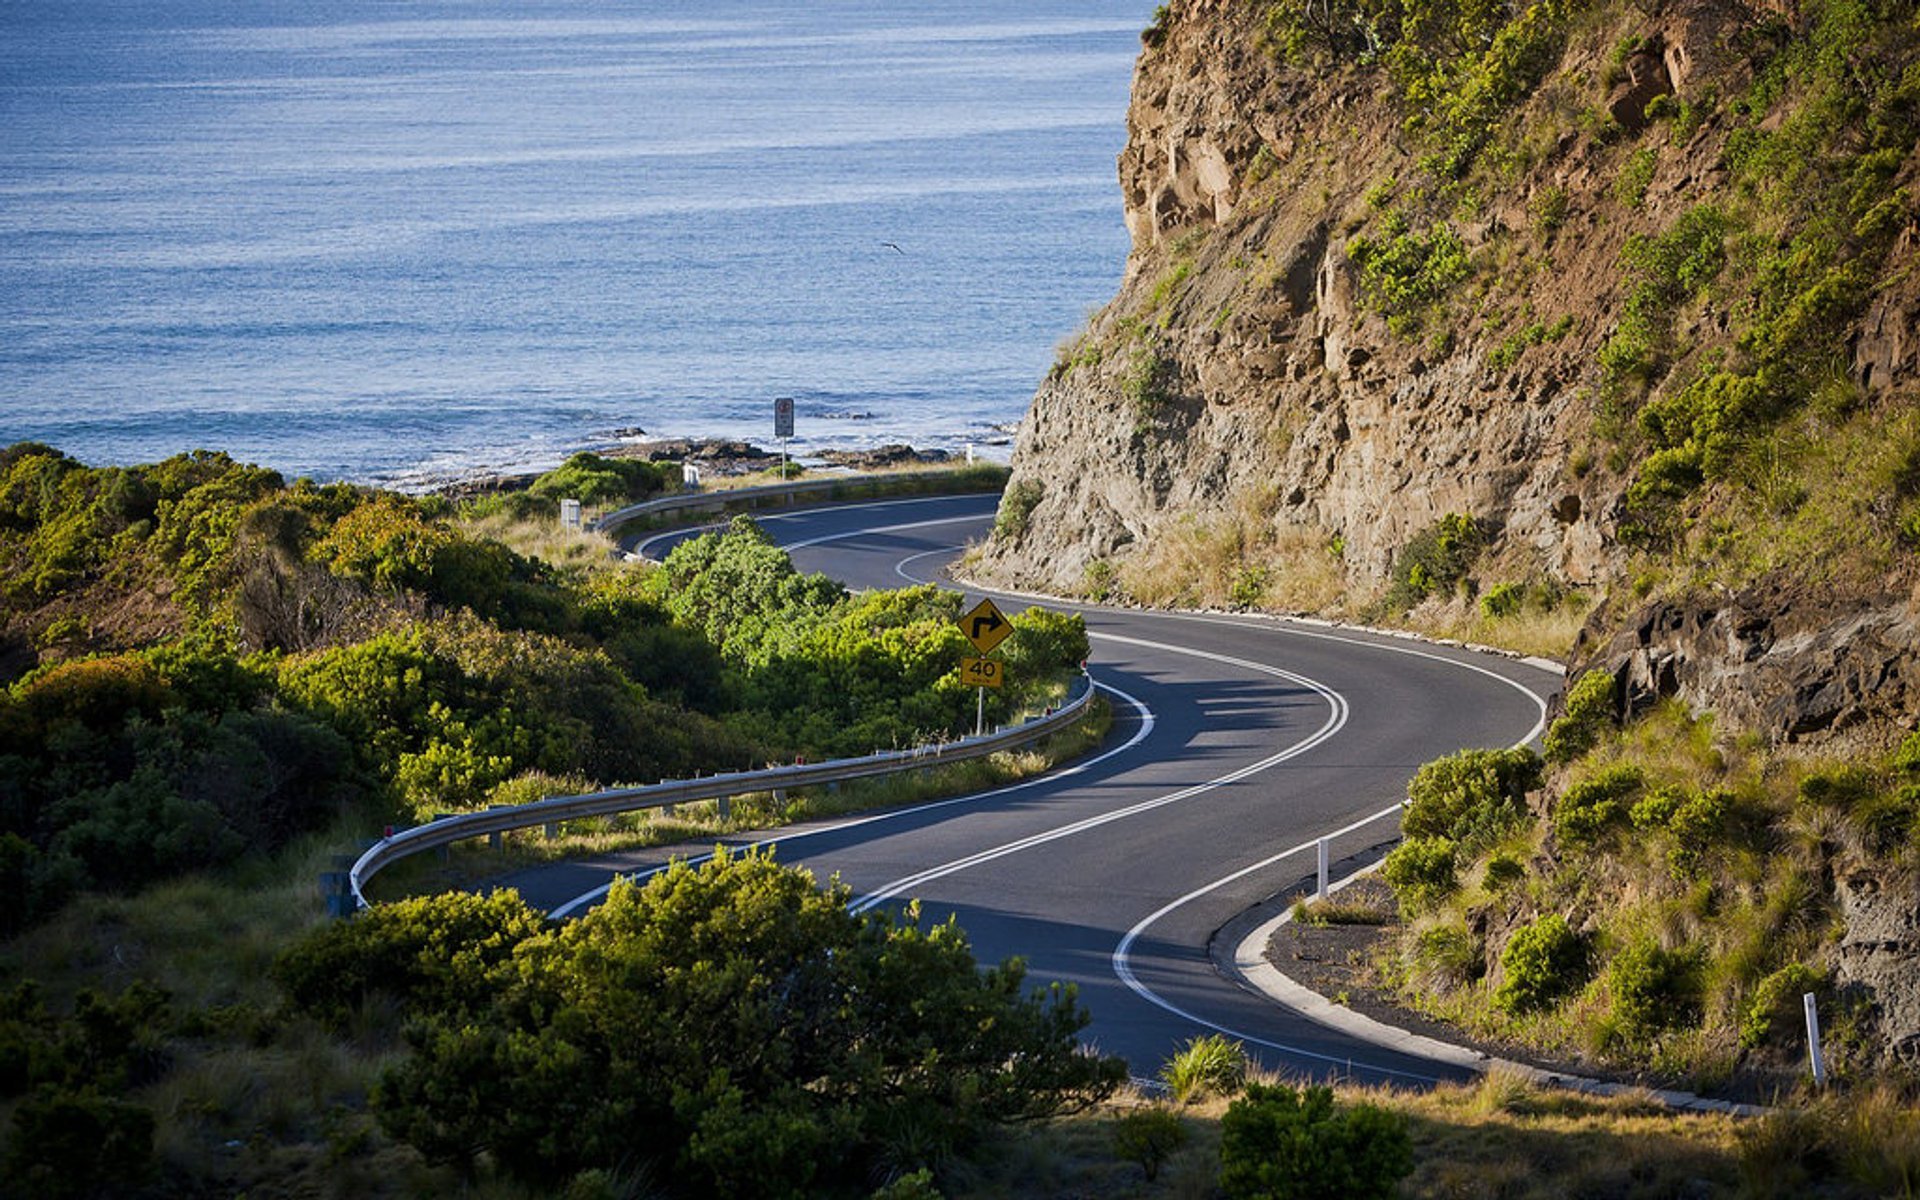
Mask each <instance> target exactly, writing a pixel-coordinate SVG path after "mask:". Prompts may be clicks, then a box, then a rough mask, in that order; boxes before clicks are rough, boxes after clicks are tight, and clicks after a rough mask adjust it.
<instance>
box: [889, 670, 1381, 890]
mask: <svg viewBox="0 0 1920 1200" xmlns="http://www.w3.org/2000/svg"><path fill="white" fill-rule="evenodd" d="M1088 636H1089V637H1091V638H1094V639H1096V640H1099V641H1109V642H1119V643H1122V644H1124V645H1131V646H1144V647H1147V648H1149V649H1154V650H1165V651H1167V652H1169V653H1173V654H1185V655H1189V656H1191V657H1194V658H1205V659H1211V660H1213V661H1215V662H1221V663H1226V664H1228V665H1231V666H1236V667H1241V668H1243V669H1246V670H1250V671H1254V672H1257V673H1259V674H1263V675H1270V676H1273V677H1275V678H1278V679H1284V680H1286V681H1287V682H1289V683H1295V684H1298V685H1300V686H1302V687H1305V688H1308V689H1311V690H1312V691H1315V692H1317V693H1319V694H1320V696H1321V697H1322V698H1323V699H1325V700H1326V701H1327V707H1328V710H1329V711H1328V715H1327V720H1326V722H1325V723H1324V724H1322V725H1321V726H1320V728H1319V729H1316V730H1315V731H1313V732H1312V733H1310V734H1308V735H1307V736H1306V737H1304V738H1302V739H1301V740H1299V741H1298V742H1295V743H1294V744H1292V745H1290V746H1288V747H1287V748H1286V749H1284V750H1281V751H1279V752H1278V753H1276V754H1272V755H1269V756H1268V757H1266V758H1263V759H1261V760H1260V761H1258V762H1253V763H1248V764H1247V765H1245V766H1242V767H1238V768H1236V769H1235V770H1233V771H1229V772H1228V773H1226V774H1224V775H1220V776H1216V777H1215V778H1213V779H1209V780H1207V781H1205V782H1203V783H1197V784H1192V785H1190V786H1188V787H1184V788H1181V789H1178V790H1177V791H1173V792H1169V793H1167V794H1165V795H1162V796H1156V797H1154V798H1153V799H1151V800H1142V801H1139V802H1138V803H1135V804H1130V805H1128V806H1127V807H1125V808H1118V809H1113V810H1112V811H1109V812H1105V813H1099V814H1096V815H1094V816H1091V817H1086V818H1083V819H1081V820H1079V821H1074V822H1072V823H1070V824H1067V825H1061V826H1058V827H1056V828H1053V829H1049V830H1045V831H1043V832H1040V833H1035V834H1030V835H1028V836H1026V837H1023V838H1017V839H1015V840H1014V841H1011V842H1006V843H1003V844H1001V845H999V846H992V847H989V848H987V849H985V850H979V851H976V852H975V853H973V854H969V855H966V856H964V857H962V858H957V859H952V860H950V861H948V862H945V863H941V864H939V865H937V866H932V867H928V868H926V869H924V870H921V871H916V872H915V873H913V874H911V875H904V876H902V877H900V878H898V879H895V880H893V881H891V882H889V883H886V884H883V885H881V886H880V887H879V888H876V889H875V890H874V891H871V892H869V893H867V894H866V895H864V896H862V897H860V898H859V899H858V900H856V901H855V902H854V908H855V911H859V912H864V911H866V910H867V909H870V908H872V907H874V906H875V905H878V904H882V903H884V902H886V901H888V900H891V899H892V898H894V897H895V896H898V895H900V894H901V893H902V892H905V891H907V890H908V889H910V888H915V887H919V886H920V885H922V884H926V883H931V882H933V881H934V880H936V879H943V878H945V877H947V876H949V875H955V874H958V873H959V872H961V871H965V870H968V869H969V868H972V867H976V866H980V865H982V864H984V863H988V862H992V861H994V860H995V859H999V858H1005V857H1006V856H1008V855H1010V854H1018V853H1020V852H1021V851H1024V850H1031V849H1033V848H1034V847H1036V846H1043V845H1046V844H1047V843H1049V842H1055V841H1058V840H1060V839H1061V838H1067V837H1073V836H1075V835H1077V834H1081V833H1085V832H1086V831H1088V830H1090V829H1097V828H1099V827H1100V826H1102V825H1107V824H1110V823H1112V822H1114V821H1119V820H1124V819H1126V818H1128V817H1133V816H1138V815H1139V814H1141V813H1144V812H1151V811H1152V810H1154V809H1157V808H1162V807H1164V806H1166V805H1169V804H1177V803H1179V802H1181V801H1183V800H1190V799H1192V798H1193V797H1195V796H1199V795H1203V794H1205V793H1207V792H1211V791H1214V790H1215V789H1217V788H1220V787H1224V786H1225V785H1227V784H1230V783H1237V782H1239V781H1240V780H1242V779H1245V778H1247V777H1249V776H1251V775H1255V774H1258V773H1259V772H1261V771H1265V770H1267V769H1268V768H1269V767H1274V766H1277V765H1279V764H1280V763H1283V762H1286V761H1287V760H1288V759H1291V758H1294V757H1297V756H1298V755H1301V754H1304V753H1306V752H1307V751H1309V750H1311V749H1313V748H1314V747H1315V746H1318V745H1320V744H1321V743H1322V742H1325V741H1326V740H1327V739H1328V738H1331V737H1332V736H1333V735H1334V734H1336V733H1338V732H1339V731H1340V730H1341V728H1342V727H1343V726H1345V725H1346V723H1347V713H1348V708H1347V701H1346V698H1345V697H1344V696H1342V695H1340V693H1338V692H1336V691H1334V690H1333V689H1332V688H1329V687H1327V686H1326V685H1325V684H1322V683H1320V682H1318V681H1317V680H1313V679H1309V678H1307V677H1306V676H1304V675H1299V674H1296V673H1294V672H1292V671H1286V670H1282V669H1281V668H1279V667H1273V666H1268V665H1267V664H1265V663H1256V662H1253V661H1252V660H1250V659H1244V658H1233V657H1231V656H1229V655H1225V654H1215V653H1213V652H1211V651H1207V650H1196V649H1193V648H1191V647H1186V646H1172V645H1167V644H1164V643H1160V642H1149V641H1143V640H1141V639H1138V638H1129V637H1121V636H1119V635H1116V634H1089V635H1088Z"/></svg>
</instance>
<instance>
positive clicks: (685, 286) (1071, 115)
mask: <svg viewBox="0 0 1920 1200" xmlns="http://www.w3.org/2000/svg"><path fill="white" fill-rule="evenodd" d="M1151 7H1152V5H1151V0H1126V2H1124V3H1119V2H1113V0H971V2H940V3H912V4H909V3H901V2H900V0H817V2H814V3H806V4H800V3H776V2H772V0H760V2H750V0H749V2H742V0H703V2H701V3H691V2H673V3H648V2H632V3H613V2H611V0H542V2H540V3H520V4H514V3H506V2H504V0H391V2H389V0H380V2H374V0H339V2H332V0H330V2H328V3H311V2H302V0H146V2H140V3H136V2H133V0H6V2H5V3H0V444H5V443H10V442H13V441H17V440H21V439H28V438H31V439H35V440H40V441H46V442H51V443H53V444H55V445H57V446H59V447H61V448H62V449H64V450H67V451H68V452H69V453H72V454H75V455H77V456H79V457H81V458H83V459H86V460H88V461H91V462H95V463H108V462H138V461H145V460H151V459H155V458H159V457H163V456H165V455H167V454H171V453H175V452H177V451H180V450H183V449H188V448H192V447H200V446H205V447H212V448H218V449H225V450H228V451H230V452H232V453H233V454H234V455H235V456H236V457H240V458H244V459H248V460H251V461H256V462H260V463H263V464H266V465H269V466H272V467H276V468H278V469H280V470H281V471H283V472H285V473H287V474H288V475H290V476H292V475H312V476H314V477H316V478H322V479H340V478H344V479H352V480H358V481H365V482H381V483H388V484H393V485H398V486H409V487H420V486H426V485H429V484H431V483H434V482H438V481H443V480H446V479H450V478H457V477H461V476H465V475H471V474H479V473H486V472H491V471H499V470H512V469H523V468H532V467H544V466H548V465H551V464H552V463H554V462H557V461H558V460H559V459H560V458H561V457H563V456H564V455H565V454H566V453H569V452H571V451H572V450H574V449H578V448H582V447H586V446H597V445H605V444H608V443H610V442H614V441H618V440H621V439H623V438H631V437H633V436H635V435H634V434H633V433H632V431H633V430H635V429H643V430H645V431H646V433H647V434H648V435H651V436H728V437H744V438H748V439H751V440H755V441H758V442H760V443H762V444H766V443H768V442H770V441H771V438H772V415H771V410H772V399H773V397H775V396H779V395H788V396H792V397H795V399H796V401H797V404H796V407H797V414H798V421H797V425H798V428H797V433H798V439H797V441H796V443H795V448H796V450H798V451H802V452H805V451H810V450H817V449H820V448H824V447H828V446H859V445H871V444H878V443H883V442H888V441H898V440H906V441H911V442H913V443H915V444H917V445H922V446H938V447H948V448H951V447H957V446H958V445H960V444H961V443H963V442H969V441H972V442H983V443H984V442H990V441H993V440H994V439H995V438H996V437H997V436H998V437H1001V438H1004V430H1005V429H1006V427H1008V426H1009V425H1010V424H1011V423H1013V422H1016V421H1017V420H1018V419H1019V418H1020V416H1021V414H1022V413H1023V412H1024V411H1025V407H1026V403H1027V400H1028V398H1029V397H1030V396H1031V394H1032V391H1033V388H1034V386H1035V384H1036V382H1037V381H1038V380H1039V378H1040V376H1041V375H1042V374H1043V373H1044V371H1045V370H1046V367H1047V364H1048V363H1049V362H1050V361H1051V358H1052V354H1053V347H1054V345H1055V344H1056V343H1057V342H1058V341H1059V340H1060V339H1061V338H1063V337H1065V336H1067V335H1069V334H1070V333H1071V332H1072V331H1073V330H1074V329H1075V328H1076V327H1077V326H1078V325H1079V324H1080V322H1081V320H1082V319H1083V317H1084V315H1085V312H1086V310H1087V309H1088V308H1090V307H1091V306H1093V305H1095V304H1097V303H1099V302H1100V301H1102V300H1103V299H1105V298H1106V297H1107V296H1108V295H1110V294H1111V293H1112V291H1113V289H1114V286H1115V284H1116V283H1117V281H1118V278H1119V274H1120V270H1121V266H1122V263H1123V259H1124V256H1125V252H1126V234H1125V230H1124V228H1123V226H1122V223H1121V213H1120V197H1119V189H1118V186H1117V184H1116V182H1115V177H1114V156H1115V155H1116V154H1117V153H1118V152H1119V150H1120V149H1121V146H1122V145H1123V143H1124V140H1125V112H1126V95H1127V87H1128V83H1129V76H1130V73H1131V69H1132V61H1133V57H1134V55H1135V54H1136V53H1137V51H1138V48H1139V41H1138V34H1139V30H1140V28H1141V27H1142V26H1143V25H1144V24H1145V23H1146V21H1147V19H1148V17H1149V16H1150V12H1151ZM886 243H893V244H894V245H895V246H897V247H898V249H897V250H896V249H895V248H893V247H891V246H888V245H887V244H886ZM996 431H1000V432H999V433H998V434H997V433H996Z"/></svg>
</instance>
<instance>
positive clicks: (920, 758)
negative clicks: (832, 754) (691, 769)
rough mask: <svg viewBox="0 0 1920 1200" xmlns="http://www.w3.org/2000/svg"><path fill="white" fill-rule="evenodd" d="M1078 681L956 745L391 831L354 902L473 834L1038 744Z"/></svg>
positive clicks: (1087, 685) (1075, 700) (353, 884)
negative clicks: (373, 884)
mask: <svg viewBox="0 0 1920 1200" xmlns="http://www.w3.org/2000/svg"><path fill="white" fill-rule="evenodd" d="M1074 686H1075V691H1074V692H1073V693H1071V694H1069V696H1068V698H1067V702H1066V703H1065V704H1062V705H1061V706H1060V707H1059V708H1058V709H1055V710H1054V711H1053V712H1051V713H1048V714H1046V715H1044V716H1039V717H1035V718H1034V719H1033V720H1031V721H1026V722H1023V723H1022V724H1019V725H1015V726H1013V727H1011V728H1008V729H1001V730H996V731H995V732H993V733H988V734H982V735H980V736H978V737H970V738H964V739H962V740H960V741H957V742H940V743H935V744H931V745H926V746H916V747H914V748H912V749H910V750H887V751H882V752H879V753H876V754H869V755H867V756H866V757H864V758H841V759H834V760H832V761H830V762H823V763H805V764H799V765H795V766H790V767H771V768H768V769H766V770H761V771H735V772H732V773H730V774H725V775H709V776H707V777H705V778H703V779H684V780H668V781H666V782H663V783H656V784H651V785H649V786H646V787H634V788H614V789H612V790H610V791H604V792H588V793H586V794H584V795H579V796H549V797H547V798H546V799H544V800H535V801H532V802H531V803H527V804H516V805H512V806H509V807H505V808H491V809H488V810H486V811H485V812H476V813H461V814H458V815H456V816H449V817H441V818H440V819H439V820H437V821H431V822H429V823H427V824H425V825H417V826H415V827H414V828H412V829H403V830H401V831H400V832H398V833H394V834H390V835H389V836H387V837H384V838H381V839H380V840H379V841H378V842H375V843H374V844H373V845H372V846H370V847H368V849H367V851H366V853H364V854H362V855H361V856H360V857H359V859H358V860H356V861H355V862H354V864H353V868H352V870H351V871H349V872H348V885H349V887H350V888H351V891H352V894H353V900H354V905H355V907H357V908H364V907H366V904H367V898H366V894H365V890H364V889H365V887H366V885H367V883H368V882H369V881H371V880H372V879H373V877H374V876H375V875H377V874H379V873H380V872H381V871H383V870H385V869H386V868H387V867H390V866H392V865H393V864H394V863H396V862H399V861H400V860H401V859H403V858H409V857H411V856H413V855H415V854H420V853H423V852H425V851H427V850H437V849H440V848H441V847H443V846H450V845H452V844H453V843H455V842H460V841H465V840H466V839H468V838H474V837H486V836H490V835H499V834H502V833H507V832H509V831H511V830H515V829H530V828H532V827H533V826H536V825H547V826H553V825H557V824H559V823H560V822H562V821H572V820H578V819H580V818H583V817H605V816H611V815H612V814H614V813H623V812H636V811H639V810H641V809H649V808H669V807H671V806H673V805H676V804H691V803H693V802H694V801H696V800H723V799H728V798H730V797H733V796H742V795H748V794H751V793H754V792H770V791H773V790H775V789H783V788H800V787H809V786H813V785H816V784H823V783H843V782H846V781H848V780H853V779H869V778H872V777H874V776H877V775H890V774H893V773H895V772H899V771H913V770H918V769H920V768H923V767H936V766H944V765H946V764H948V763H957V762H967V761H969V760H972V759H976V758H985V757H987V756H988V755H990V754H997V753H999V752H1000V751H1002V750H1011V749H1014V748H1015V747H1018V746H1025V745H1027V744H1029V743H1031V742H1037V741H1039V740H1040V739H1041V738H1044V737H1047V736H1048V735H1050V734H1053V733H1057V732H1059V731H1060V730H1062V729H1064V728H1066V727H1067V726H1068V725H1070V724H1072V723H1073V722H1074V721H1075V720H1076V719H1078V718H1079V716H1080V715H1081V714H1082V713H1084V712H1085V711H1086V708H1087V705H1088V704H1090V703H1092V701H1093V679H1092V677H1091V676H1089V675H1085V674H1082V675H1081V677H1080V679H1079V680H1078V681H1077V682H1076V684H1075V685H1074Z"/></svg>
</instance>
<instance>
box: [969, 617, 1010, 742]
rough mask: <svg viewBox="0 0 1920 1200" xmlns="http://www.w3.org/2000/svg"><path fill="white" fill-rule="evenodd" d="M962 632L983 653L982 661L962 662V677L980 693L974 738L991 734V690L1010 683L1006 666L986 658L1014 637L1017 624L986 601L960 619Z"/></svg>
mask: <svg viewBox="0 0 1920 1200" xmlns="http://www.w3.org/2000/svg"><path fill="white" fill-rule="evenodd" d="M960 632H961V633H963V634H965V635H966V638H967V640H968V641H969V642H972V643H973V648H974V649H975V650H978V651H979V652H980V654H981V657H979V658H967V659H962V660H961V662H960V678H962V679H964V680H966V681H967V682H969V683H971V684H973V685H974V686H975V687H976V688H977V689H978V690H979V695H978V696H977V697H976V698H975V705H974V716H973V736H975V737H979V736H980V735H981V734H983V733H985V732H986V731H987V689H988V688H997V687H999V686H1000V685H1001V684H1002V683H1003V682H1005V680H1006V669H1005V667H1003V666H1002V665H1001V664H1000V663H998V662H996V661H994V660H993V659H990V658H987V657H986V655H989V654H991V653H993V650H994V647H996V646H998V645H999V644H1000V643H1001V642H1004V641H1006V640H1007V639H1008V638H1009V637H1011V636H1013V622H1012V621H1009V620H1007V618H1006V617H1005V615H1003V614H1002V613H1001V611H1000V609H999V608H998V607H997V606H995V604H994V603H993V601H991V600H982V601H980V603H978V604H976V605H974V606H973V607H972V608H970V609H968V610H967V612H966V614H965V615H964V616H962V617H961V618H960Z"/></svg>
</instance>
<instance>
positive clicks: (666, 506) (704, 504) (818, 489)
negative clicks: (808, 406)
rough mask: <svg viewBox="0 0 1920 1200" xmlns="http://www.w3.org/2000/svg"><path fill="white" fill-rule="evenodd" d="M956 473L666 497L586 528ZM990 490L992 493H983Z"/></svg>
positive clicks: (909, 473) (811, 481)
mask: <svg viewBox="0 0 1920 1200" xmlns="http://www.w3.org/2000/svg"><path fill="white" fill-rule="evenodd" d="M953 474H954V472H953V471H951V470H947V471H902V472H899V473H897V474H893V475H846V476H832V477H828V478H825V479H802V480H800V481H798V482H795V483H770V484H766V485H765V486H762V487H744V488H730V489H725V490H722V491H713V492H682V493H680V494H678V495H674V496H662V497H660V498H659V499H656V500H642V501H641V502H640V503H638V504H629V505H628V506H627V507H625V508H617V509H615V510H614V511H612V512H610V513H606V514H604V515H603V516H599V517H596V518H594V519H593V520H591V521H588V522H587V523H586V527H587V528H588V529H592V530H598V531H600V532H602V533H609V532H612V531H613V530H615V529H618V528H620V527H621V526H622V525H628V524H631V523H633V522H634V521H640V520H644V519H646V518H648V517H658V516H665V515H667V514H669V513H678V512H702V511H713V512H724V511H725V510H726V509H727V508H728V507H729V506H731V505H742V506H744V507H747V508H753V507H757V506H758V505H760V504H763V503H765V502H767V501H769V500H786V499H791V498H793V497H795V496H811V495H815V494H819V493H824V494H826V495H827V496H829V497H831V496H832V494H833V493H834V492H836V491H840V490H842V489H849V488H865V487H875V486H881V487H884V486H885V485H887V484H889V483H894V482H900V483H922V482H932V481H937V480H940V479H945V478H951V477H952V476H953ZM981 490H983V491H984V490H989V489H984V488H983V489H981Z"/></svg>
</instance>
